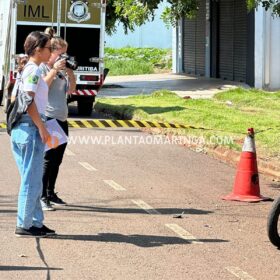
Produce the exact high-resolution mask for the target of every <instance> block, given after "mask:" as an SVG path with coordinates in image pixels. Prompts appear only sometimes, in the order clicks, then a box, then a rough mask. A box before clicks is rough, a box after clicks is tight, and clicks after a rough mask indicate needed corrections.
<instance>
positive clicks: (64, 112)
mask: <svg viewBox="0 0 280 280" xmlns="http://www.w3.org/2000/svg"><path fill="white" fill-rule="evenodd" d="M45 32H46V33H47V34H48V35H49V36H50V37H51V48H52V52H51V56H50V58H49V60H48V62H47V63H43V64H41V66H40V68H41V71H42V74H43V79H44V80H45V81H46V83H47V84H48V86H49V98H48V104H47V108H46V112H45V113H46V116H47V119H48V120H51V119H56V120H57V122H58V124H59V125H60V126H61V128H62V129H63V130H64V132H65V134H66V135H67V136H68V122H67V116H68V106H67V93H68V92H70V93H71V92H73V91H74V90H75V88H76V81H75V76H74V73H73V70H72V69H69V68H66V61H65V59H61V58H60V56H61V55H62V54H64V53H66V52H67V47H68V44H67V42H66V41H65V40H64V39H62V38H61V37H58V36H56V35H55V31H54V29H52V28H50V27H48V28H47V29H46V30H45ZM66 145H67V143H65V144H62V145H59V146H58V147H57V148H54V149H50V150H48V151H47V152H46V153H45V156H44V172H43V192H42V198H41V203H42V207H43V210H46V211H51V210H54V208H53V207H52V205H65V204H66V203H65V202H64V201H63V200H62V199H61V198H59V197H58V196H57V193H56V192H55V183H56V179H57V175H58V171H59V166H60V164H61V162H62V159H63V155H64V152H65V149H66Z"/></svg>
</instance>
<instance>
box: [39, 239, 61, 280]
mask: <svg viewBox="0 0 280 280" xmlns="http://www.w3.org/2000/svg"><path fill="white" fill-rule="evenodd" d="M36 244H37V246H36V249H37V251H38V254H39V257H40V259H41V260H42V262H43V263H44V265H45V266H46V267H45V268H44V269H43V270H47V277H46V280H50V279H51V274H50V271H51V270H62V268H50V267H49V265H48V264H47V262H46V260H45V256H44V254H43V251H42V249H41V245H40V239H39V238H36Z"/></svg>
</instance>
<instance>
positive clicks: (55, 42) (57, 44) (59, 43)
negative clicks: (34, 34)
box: [44, 27, 68, 50]
mask: <svg viewBox="0 0 280 280" xmlns="http://www.w3.org/2000/svg"><path fill="white" fill-rule="evenodd" d="M44 32H45V33H46V34H47V35H49V36H50V38H51V47H52V49H53V50H57V49H60V48H67V47H68V43H67V42H66V41H65V40H64V39H63V38H61V37H59V36H57V35H56V31H55V29H54V28H52V27H47V28H46V29H45V31H44Z"/></svg>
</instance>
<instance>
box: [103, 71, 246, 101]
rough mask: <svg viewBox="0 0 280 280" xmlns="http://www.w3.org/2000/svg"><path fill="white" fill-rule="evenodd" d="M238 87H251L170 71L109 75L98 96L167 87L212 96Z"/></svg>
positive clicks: (186, 94) (134, 93)
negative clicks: (170, 72)
mask: <svg viewBox="0 0 280 280" xmlns="http://www.w3.org/2000/svg"><path fill="white" fill-rule="evenodd" d="M236 87H245V88H249V86H248V85H246V84H244V83H238V82H233V81H225V80H221V79H212V78H211V79H210V78H204V77H194V76H187V75H177V74H169V73H164V74H149V75H134V76H108V77H107V78H106V80H105V85H104V87H103V88H102V89H101V91H100V92H99V95H98V96H99V97H118V98H120V97H128V96H134V95H139V94H147V95H148V94H150V93H152V92H153V91H156V90H160V89H167V90H171V91H173V92H175V93H176V94H178V96H181V97H185V96H190V97H191V98H211V97H212V96H213V95H214V94H216V93H218V92H220V91H222V90H226V89H230V88H236Z"/></svg>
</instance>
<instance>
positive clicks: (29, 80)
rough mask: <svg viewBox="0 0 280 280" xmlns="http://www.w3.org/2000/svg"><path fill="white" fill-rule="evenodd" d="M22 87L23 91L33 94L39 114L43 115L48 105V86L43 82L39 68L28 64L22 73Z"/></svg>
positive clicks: (31, 63)
mask: <svg viewBox="0 0 280 280" xmlns="http://www.w3.org/2000/svg"><path fill="white" fill-rule="evenodd" d="M21 78H22V83H23V84H22V87H21V89H22V90H24V91H32V92H34V93H35V97H34V101H35V104H36V106H37V109H38V112H39V114H43V115H44V114H45V111H46V107H47V104H48V91H49V87H48V84H47V83H46V82H45V81H44V80H43V78H42V74H41V70H40V69H39V66H38V65H37V64H35V63H34V62H28V63H27V64H26V66H25V68H24V70H23V72H22V76H21Z"/></svg>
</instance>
